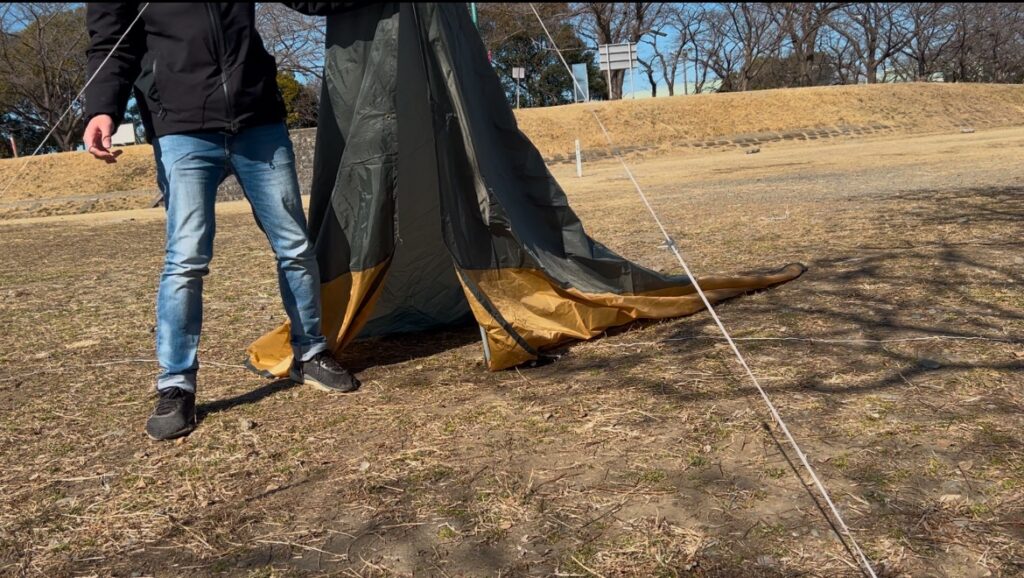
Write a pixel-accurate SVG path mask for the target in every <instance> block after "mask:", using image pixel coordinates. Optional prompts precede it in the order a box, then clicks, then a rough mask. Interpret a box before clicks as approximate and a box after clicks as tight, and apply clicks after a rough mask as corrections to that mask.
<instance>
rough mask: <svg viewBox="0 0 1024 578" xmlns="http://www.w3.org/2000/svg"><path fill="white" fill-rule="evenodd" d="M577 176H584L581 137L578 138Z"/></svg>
mask: <svg viewBox="0 0 1024 578" xmlns="http://www.w3.org/2000/svg"><path fill="white" fill-rule="evenodd" d="M576 176H577V177H580V178H582V177H583V158H582V157H581V156H580V139H576Z"/></svg>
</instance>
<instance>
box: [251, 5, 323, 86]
mask: <svg viewBox="0 0 1024 578" xmlns="http://www.w3.org/2000/svg"><path fill="white" fill-rule="evenodd" d="M325 27H326V22H325V20H324V18H322V17H318V16H306V15H304V14H301V13H299V12H297V11H295V10H292V9H291V8H288V7H287V6H285V5H283V4H279V3H277V2H258V3H257V4H256V28H257V30H259V32H260V36H261V37H262V38H263V44H264V45H265V46H266V47H267V51H269V52H270V53H271V54H272V55H274V59H275V60H277V69H278V70H279V71H281V72H284V73H287V74H291V75H292V76H295V77H298V78H302V77H305V78H308V79H312V78H316V79H318V80H319V81H323V78H324V42H325V41H324V35H325V33H326V28H325Z"/></svg>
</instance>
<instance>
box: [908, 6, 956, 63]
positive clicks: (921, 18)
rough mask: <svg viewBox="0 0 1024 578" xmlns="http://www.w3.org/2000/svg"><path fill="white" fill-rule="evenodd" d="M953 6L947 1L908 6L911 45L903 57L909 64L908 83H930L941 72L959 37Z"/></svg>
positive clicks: (909, 41) (909, 43)
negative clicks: (947, 54) (928, 81)
mask: <svg viewBox="0 0 1024 578" xmlns="http://www.w3.org/2000/svg"><path fill="white" fill-rule="evenodd" d="M949 9H950V6H949V5H948V4H946V3H945V2H928V3H917V2H911V3H909V4H908V5H907V9H906V20H907V27H908V37H907V43H906V45H905V46H904V48H903V54H904V55H905V56H906V57H907V59H908V62H907V63H906V65H904V66H903V67H902V69H903V76H904V78H907V79H908V80H917V81H922V80H928V79H929V78H930V77H931V75H932V74H933V73H935V72H938V68H939V66H938V64H939V61H940V60H942V58H943V57H944V56H945V53H946V50H947V48H948V47H949V46H950V45H951V44H952V43H953V41H954V40H955V38H956V35H955V34H954V26H955V24H954V20H953V19H952V18H951V13H950V10H949Z"/></svg>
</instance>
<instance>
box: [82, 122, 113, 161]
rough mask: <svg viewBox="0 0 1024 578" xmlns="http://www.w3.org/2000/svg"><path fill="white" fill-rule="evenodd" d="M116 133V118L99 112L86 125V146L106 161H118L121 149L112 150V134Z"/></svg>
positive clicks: (97, 156) (95, 155) (93, 153)
mask: <svg viewBox="0 0 1024 578" xmlns="http://www.w3.org/2000/svg"><path fill="white" fill-rule="evenodd" d="M113 134H114V119H112V118H110V115H107V114H98V115H96V116H94V117H92V120H90V121H89V124H88V125H87V126H86V127H85V138H84V140H85V147H86V150H88V151H89V153H90V154H91V155H92V156H94V157H96V158H98V159H100V160H101V161H105V162H106V163H108V164H109V163H116V162H117V157H119V156H121V152H122V151H120V150H115V151H112V150H110V147H111V136H112V135H113Z"/></svg>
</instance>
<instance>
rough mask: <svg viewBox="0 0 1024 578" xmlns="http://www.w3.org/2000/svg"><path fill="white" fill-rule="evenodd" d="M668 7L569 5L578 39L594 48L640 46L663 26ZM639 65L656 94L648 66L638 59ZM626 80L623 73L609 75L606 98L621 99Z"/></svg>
mask: <svg viewBox="0 0 1024 578" xmlns="http://www.w3.org/2000/svg"><path fill="white" fill-rule="evenodd" d="M669 7H670V5H669V4H665V3H662V2H580V3H576V4H573V5H572V11H573V13H574V14H576V16H577V17H576V28H577V31H578V33H579V35H580V36H581V37H583V38H584V39H585V40H587V41H588V42H590V43H592V44H593V45H595V46H597V45H601V44H619V43H624V42H630V43H633V44H638V43H640V42H641V41H642V40H644V39H645V38H646V37H648V36H649V35H650V34H652V32H653V31H654V30H656V29H658V28H659V27H660V26H661V25H662V23H663V22H664V18H665V16H666V14H667V13H668V11H669ZM638 64H640V66H641V67H643V68H644V69H645V70H646V71H649V75H648V78H651V81H652V90H656V86H655V85H654V84H653V82H654V81H653V66H652V65H651V63H650V62H648V61H646V60H645V61H642V62H641V61H640V60H639V59H638ZM625 78H626V71H624V70H615V71H612V73H611V87H610V88H611V93H610V94H609V98H622V84H623V81H624V80H625Z"/></svg>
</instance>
